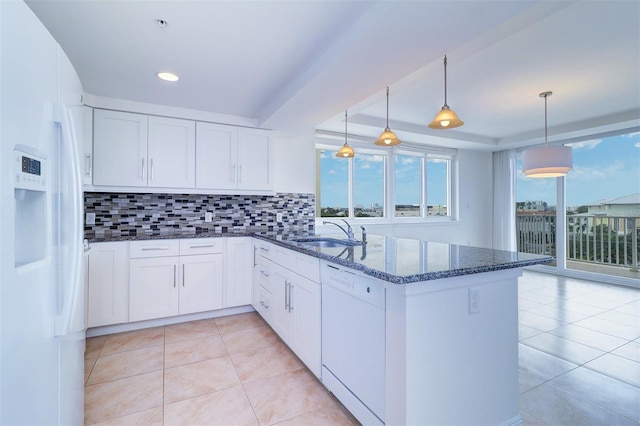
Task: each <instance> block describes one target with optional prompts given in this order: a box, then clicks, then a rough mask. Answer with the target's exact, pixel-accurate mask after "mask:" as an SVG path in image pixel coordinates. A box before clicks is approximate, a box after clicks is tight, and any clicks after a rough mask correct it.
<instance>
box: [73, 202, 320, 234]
mask: <svg viewBox="0 0 640 426" xmlns="http://www.w3.org/2000/svg"><path fill="white" fill-rule="evenodd" d="M84 205H85V214H86V213H95V215H96V220H95V225H85V228H84V235H85V238H87V239H89V241H96V240H103V239H116V238H122V237H136V236H137V237H143V236H148V237H151V236H154V237H155V236H175V235H181V236H182V235H184V236H185V237H188V236H190V235H197V234H200V233H220V234H233V233H238V234H243V233H249V232H261V233H268V232H292V231H293V232H312V231H313V229H314V225H315V195H314V194H292V193H278V194H275V195H200V194H125V193H105V192H85V194H84ZM206 212H211V213H212V216H213V217H212V221H211V222H205V213H206ZM278 213H281V214H282V215H281V216H282V217H281V218H280V217H279V216H278ZM278 219H281V220H278Z"/></svg>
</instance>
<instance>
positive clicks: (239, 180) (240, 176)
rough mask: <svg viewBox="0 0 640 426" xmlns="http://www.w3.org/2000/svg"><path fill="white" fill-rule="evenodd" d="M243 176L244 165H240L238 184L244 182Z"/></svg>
mask: <svg viewBox="0 0 640 426" xmlns="http://www.w3.org/2000/svg"><path fill="white" fill-rule="evenodd" d="M243 180H244V179H243V176H242V164H240V165H239V166H238V183H242V181H243Z"/></svg>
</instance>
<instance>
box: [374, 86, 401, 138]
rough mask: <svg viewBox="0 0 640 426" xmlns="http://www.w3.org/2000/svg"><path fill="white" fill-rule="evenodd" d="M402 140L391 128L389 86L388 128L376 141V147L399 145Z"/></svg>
mask: <svg viewBox="0 0 640 426" xmlns="http://www.w3.org/2000/svg"><path fill="white" fill-rule="evenodd" d="M399 144H400V139H398V137H397V136H396V134H395V133H393V132H392V131H391V129H390V128H389V86H387V127H385V128H384V132H382V134H381V135H380V137H379V138H378V140H377V141H376V145H382V146H394V145H399Z"/></svg>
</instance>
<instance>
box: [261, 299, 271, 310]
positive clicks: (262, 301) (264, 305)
mask: <svg viewBox="0 0 640 426" xmlns="http://www.w3.org/2000/svg"><path fill="white" fill-rule="evenodd" d="M260 305H262V307H263V308H265V309H269V305H267V304H266V303H264V300H261V301H260Z"/></svg>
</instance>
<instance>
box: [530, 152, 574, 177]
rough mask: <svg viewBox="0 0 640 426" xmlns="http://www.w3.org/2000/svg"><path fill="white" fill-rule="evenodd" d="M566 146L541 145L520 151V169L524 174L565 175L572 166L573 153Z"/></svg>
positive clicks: (533, 175)
mask: <svg viewBox="0 0 640 426" xmlns="http://www.w3.org/2000/svg"><path fill="white" fill-rule="evenodd" d="M572 154H573V153H572V151H571V147H568V146H543V147H539V148H531V149H528V150H526V151H524V152H523V153H522V171H523V172H524V174H525V176H527V177H533V178H549V177H560V176H566V175H567V173H568V172H569V170H571V169H572V168H573V155H572Z"/></svg>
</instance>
